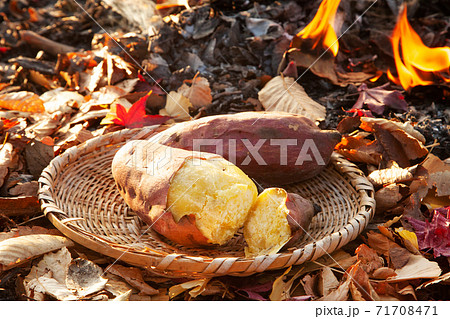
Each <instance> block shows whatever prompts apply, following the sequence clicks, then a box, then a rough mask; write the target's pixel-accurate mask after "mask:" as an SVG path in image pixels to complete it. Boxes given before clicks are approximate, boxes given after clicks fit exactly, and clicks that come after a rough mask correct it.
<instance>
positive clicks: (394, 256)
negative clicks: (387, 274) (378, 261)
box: [389, 244, 412, 269]
mask: <svg viewBox="0 0 450 319" xmlns="http://www.w3.org/2000/svg"><path fill="white" fill-rule="evenodd" d="M411 256H412V254H411V252H409V251H408V250H407V249H405V248H403V247H400V246H399V245H397V244H396V245H393V246H392V247H391V248H390V249H389V258H390V261H391V264H392V267H394V269H399V268H402V267H403V266H405V265H406V264H407V263H408V261H409V259H410V258H411Z"/></svg>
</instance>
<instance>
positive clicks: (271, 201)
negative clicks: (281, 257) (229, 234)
mask: <svg viewBox="0 0 450 319" xmlns="http://www.w3.org/2000/svg"><path fill="white" fill-rule="evenodd" d="M286 199H287V193H286V191H284V190H283V189H280V188H269V189H266V190H264V191H263V192H262V193H261V194H260V195H259V196H258V198H257V199H256V202H255V203H254V205H253V207H252V209H251V211H250V213H249V215H248V218H247V221H246V222H245V226H244V238H245V240H246V242H247V245H248V246H247V247H246V248H245V256H246V257H256V256H259V255H270V254H274V253H277V252H278V251H279V250H280V249H281V248H282V247H283V246H284V245H285V244H286V243H287V242H288V241H289V239H290V238H291V228H290V226H289V223H288V220H287V215H288V214H289V210H288V209H287V208H286Z"/></svg>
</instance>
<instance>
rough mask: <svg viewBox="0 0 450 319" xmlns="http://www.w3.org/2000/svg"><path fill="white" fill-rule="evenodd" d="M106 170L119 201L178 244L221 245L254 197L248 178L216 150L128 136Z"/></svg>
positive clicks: (240, 221)
mask: <svg viewBox="0 0 450 319" xmlns="http://www.w3.org/2000/svg"><path fill="white" fill-rule="evenodd" d="M112 173H113V177H114V179H115V181H116V184H117V187H118V189H119V192H120V194H121V195H122V197H123V198H124V199H125V202H126V203H127V204H128V205H129V206H130V207H131V209H133V210H134V211H135V212H136V213H137V214H138V215H139V216H140V217H141V218H142V219H143V220H144V221H145V222H146V223H147V224H148V225H149V226H151V227H152V228H153V229H154V230H155V231H157V232H158V233H160V234H161V235H163V236H165V237H167V238H169V239H170V240H172V241H174V242H176V243H178V244H181V245H184V246H202V245H209V244H219V245H222V244H225V243H226V242H227V241H228V240H229V239H231V237H233V235H234V234H235V233H236V231H237V230H238V229H239V228H241V227H242V226H243V225H244V222H245V220H246V218H247V215H248V212H249V210H250V208H251V207H252V205H253V203H254V201H255V200H256V197H257V194H258V193H257V189H256V186H255V184H254V183H253V181H252V180H251V179H250V178H249V177H248V176H247V175H245V174H244V173H243V172H242V171H241V170H240V169H239V168H238V167H236V166H235V165H234V164H232V163H230V162H228V161H227V160H225V159H224V158H222V157H221V156H220V155H216V154H209V153H201V154H200V153H198V152H192V151H186V150H182V149H178V148H172V147H167V146H164V145H159V144H157V143H153V142H152V141H131V142H128V143H127V144H125V146H123V147H122V148H121V149H120V150H119V151H118V152H117V154H116V155H115V157H114V160H113V163H112Z"/></svg>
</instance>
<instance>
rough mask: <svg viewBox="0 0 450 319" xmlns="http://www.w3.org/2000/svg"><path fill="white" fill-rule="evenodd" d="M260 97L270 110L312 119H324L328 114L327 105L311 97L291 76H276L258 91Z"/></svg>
mask: <svg viewBox="0 0 450 319" xmlns="http://www.w3.org/2000/svg"><path fill="white" fill-rule="evenodd" d="M258 98H259V100H260V102H261V104H262V105H263V106H264V109H265V110H266V111H269V112H288V113H294V114H299V115H303V116H306V117H307V118H309V119H311V120H312V121H316V120H319V119H324V118H325V115H326V111H325V107H324V106H323V105H320V104H319V103H317V102H316V101H314V100H313V99H311V98H310V97H309V96H308V94H306V92H305V90H304V89H303V87H302V86H301V85H300V84H298V83H297V82H296V81H295V79H294V78H291V77H282V76H277V77H274V78H273V79H271V80H270V81H269V82H267V84H266V85H265V86H264V88H263V89H262V90H261V91H260V92H259V93H258Z"/></svg>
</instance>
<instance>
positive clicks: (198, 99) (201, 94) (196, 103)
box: [167, 76, 212, 109]
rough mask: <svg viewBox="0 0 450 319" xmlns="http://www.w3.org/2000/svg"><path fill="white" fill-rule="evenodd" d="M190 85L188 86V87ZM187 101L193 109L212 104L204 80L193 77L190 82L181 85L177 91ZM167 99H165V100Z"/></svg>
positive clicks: (206, 81)
mask: <svg viewBox="0 0 450 319" xmlns="http://www.w3.org/2000/svg"><path fill="white" fill-rule="evenodd" d="M188 84H190V86H189V85H188ZM177 92H178V93H181V94H182V95H183V96H185V97H187V98H188V99H189V102H190V103H191V104H192V106H193V107H194V109H198V108H200V107H203V106H208V105H209V104H211V103H212V95H211V88H210V87H209V82H208V80H207V79H206V78H203V77H201V76H195V77H194V78H193V79H192V80H185V81H184V83H183V85H182V86H180V88H179V89H178V90H177ZM168 99H169V97H168V98H167V100H168Z"/></svg>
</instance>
